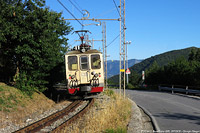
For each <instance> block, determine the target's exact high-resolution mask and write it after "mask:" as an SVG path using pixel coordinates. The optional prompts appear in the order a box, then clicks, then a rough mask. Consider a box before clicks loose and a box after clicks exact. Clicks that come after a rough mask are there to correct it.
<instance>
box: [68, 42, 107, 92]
mask: <svg viewBox="0 0 200 133" xmlns="http://www.w3.org/2000/svg"><path fill="white" fill-rule="evenodd" d="M103 63H104V61H103V57H102V53H101V52H100V51H98V50H95V49H92V50H90V46H89V45H80V46H78V47H75V48H74V49H73V50H72V51H70V52H68V53H67V54H66V55H65V66H66V80H67V89H68V92H69V94H71V95H76V94H77V95H78V94H80V95H86V94H96V93H100V92H102V91H103V87H104V67H103Z"/></svg>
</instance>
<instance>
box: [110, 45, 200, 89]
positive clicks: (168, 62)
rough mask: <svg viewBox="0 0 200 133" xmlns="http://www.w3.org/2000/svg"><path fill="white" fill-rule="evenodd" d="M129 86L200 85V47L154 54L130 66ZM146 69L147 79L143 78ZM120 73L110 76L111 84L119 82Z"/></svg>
mask: <svg viewBox="0 0 200 133" xmlns="http://www.w3.org/2000/svg"><path fill="white" fill-rule="evenodd" d="M130 71H131V74H130V75H129V84H128V86H127V87H128V88H137V87H140V86H142V85H144V84H145V85H147V86H152V85H153V86H158V85H183V86H195V87H199V86H200V76H199V72H200V48H196V47H190V48H186V49H180V50H173V51H169V52H165V53H162V54H159V55H155V56H152V57H150V58H147V59H145V60H143V61H142V62H140V63H138V64H135V65H133V66H132V67H131V68H130ZM142 71H145V80H144V81H143V80H142V76H141V75H142ZM118 81H119V75H115V76H113V77H111V78H109V80H108V83H109V84H118Z"/></svg>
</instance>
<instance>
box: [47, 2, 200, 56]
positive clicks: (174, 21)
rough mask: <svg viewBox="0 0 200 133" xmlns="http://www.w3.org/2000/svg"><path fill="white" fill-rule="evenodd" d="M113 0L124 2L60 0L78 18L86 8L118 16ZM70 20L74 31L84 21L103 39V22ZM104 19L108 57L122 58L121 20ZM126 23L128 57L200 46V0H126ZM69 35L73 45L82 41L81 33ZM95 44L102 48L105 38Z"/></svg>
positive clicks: (54, 5)
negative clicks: (128, 43)
mask: <svg viewBox="0 0 200 133" xmlns="http://www.w3.org/2000/svg"><path fill="white" fill-rule="evenodd" d="M113 1H115V3H116V5H117V6H119V5H120V0H60V2H61V3H62V4H63V5H64V6H65V7H66V8H67V9H68V10H69V11H70V12H71V14H73V15H74V16H75V17H76V18H77V19H78V18H82V17H83V13H86V12H85V11H84V10H87V11H88V12H89V18H91V19H92V18H95V19H118V18H119V13H118V11H117V8H116V6H115V3H114V2H113ZM71 2H72V3H73V4H72V3H71ZM46 6H47V7H49V8H50V9H51V10H53V11H56V12H62V13H63V15H62V16H63V17H64V18H66V19H74V18H73V16H72V15H71V14H70V13H69V12H68V11H67V10H66V9H65V8H64V7H63V6H62V5H61V4H60V3H59V2H58V1H57V0H46ZM81 12H82V13H81ZM85 16H87V14H86V15H85ZM67 22H70V25H71V26H72V27H73V28H74V31H76V30H81V29H82V26H81V24H80V23H82V24H85V25H88V26H84V27H83V29H84V30H89V31H90V32H91V34H89V39H91V40H92V39H94V40H102V26H97V25H95V24H98V23H97V22H94V21H82V20H81V21H79V22H80V23H79V22H78V21H76V20H71V21H68V20H67ZM102 22H106V44H107V45H109V46H108V47H107V54H108V55H109V57H108V60H119V52H120V40H119V37H117V36H119V28H120V22H119V21H102ZM125 25H126V28H127V29H126V33H125V40H126V41H131V44H130V45H128V59H146V58H149V57H151V56H155V55H158V54H161V53H164V52H167V51H171V50H177V49H184V48H188V47H193V46H194V47H200V0H126V1H125ZM116 37H117V39H115V38H116ZM66 38H69V41H68V42H69V45H70V46H72V47H73V46H76V45H80V42H77V41H75V40H78V39H79V38H78V35H76V34H72V33H70V34H69V35H67V36H66ZM114 39H115V40H114ZM113 40H114V41H113ZM94 48H95V49H101V50H102V42H100V41H96V42H94Z"/></svg>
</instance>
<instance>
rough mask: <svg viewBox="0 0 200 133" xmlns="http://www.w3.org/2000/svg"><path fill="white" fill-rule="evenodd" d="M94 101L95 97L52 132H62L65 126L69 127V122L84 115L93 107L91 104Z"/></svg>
mask: <svg viewBox="0 0 200 133" xmlns="http://www.w3.org/2000/svg"><path fill="white" fill-rule="evenodd" d="M94 101H95V99H94V98H92V99H90V101H89V103H88V104H87V106H85V107H84V108H83V109H82V110H81V111H80V112H78V113H77V114H76V115H74V116H72V117H71V118H70V119H69V120H67V121H66V122H64V123H63V124H61V125H60V126H58V127H57V128H55V129H54V130H53V131H51V133H60V132H61V130H62V129H63V128H65V127H67V126H68V125H69V124H71V123H73V122H74V121H75V120H77V119H78V118H80V117H82V116H83V115H84V114H85V113H86V112H87V111H88V110H89V109H90V108H91V106H92V105H93V104H94Z"/></svg>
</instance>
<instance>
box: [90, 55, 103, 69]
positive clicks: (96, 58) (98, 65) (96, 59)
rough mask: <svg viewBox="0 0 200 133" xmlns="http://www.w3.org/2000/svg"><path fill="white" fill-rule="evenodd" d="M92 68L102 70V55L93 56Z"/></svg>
mask: <svg viewBox="0 0 200 133" xmlns="http://www.w3.org/2000/svg"><path fill="white" fill-rule="evenodd" d="M91 67H92V69H100V68H101V60H100V55H92V56H91Z"/></svg>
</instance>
